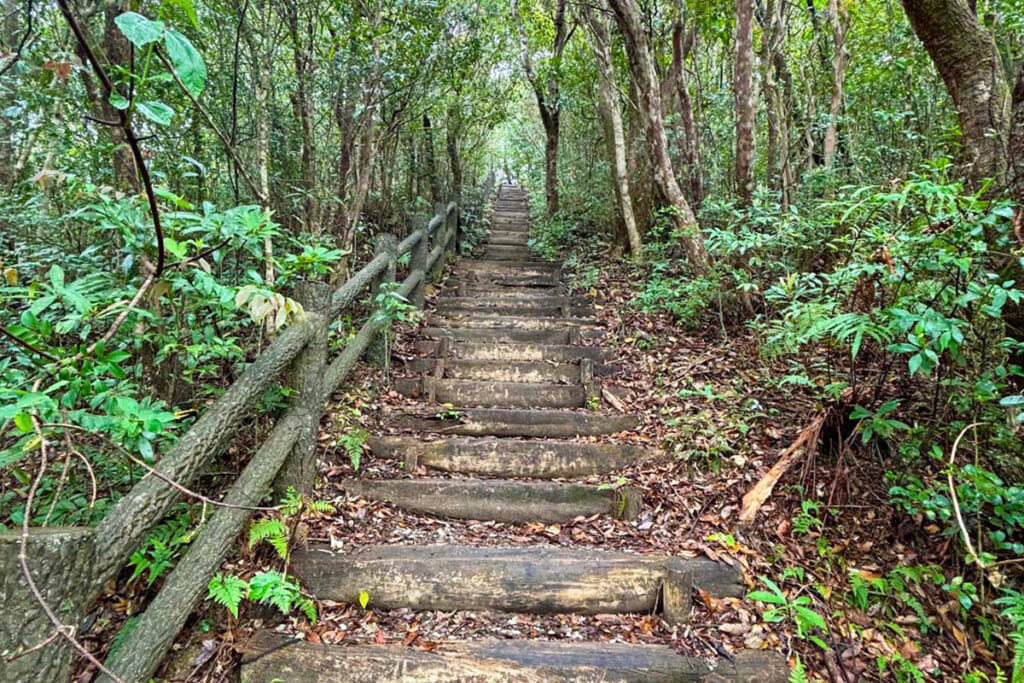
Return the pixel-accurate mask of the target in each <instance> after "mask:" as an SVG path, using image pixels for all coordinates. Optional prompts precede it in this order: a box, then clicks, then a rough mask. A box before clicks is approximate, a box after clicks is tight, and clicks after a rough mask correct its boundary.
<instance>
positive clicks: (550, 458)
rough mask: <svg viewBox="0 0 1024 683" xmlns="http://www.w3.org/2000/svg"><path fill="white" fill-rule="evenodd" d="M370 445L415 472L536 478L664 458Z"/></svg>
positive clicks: (521, 443) (484, 446)
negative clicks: (415, 467)
mask: <svg viewBox="0 0 1024 683" xmlns="http://www.w3.org/2000/svg"><path fill="white" fill-rule="evenodd" d="M509 412H511V411H509ZM367 443H368V444H369V446H370V451H371V452H372V453H373V455H374V456H376V457H379V458H393V459H401V460H403V462H404V463H405V464H406V465H407V466H410V467H411V466H413V465H422V466H423V467H429V468H432V469H439V470H445V471H449V472H462V473H472V474H490V475H494V476H506V477H531V478H537V479H554V478H562V477H565V478H568V477H575V476H586V475H590V474H601V473H604V472H611V471H614V470H618V469H622V468H624V467H628V466H630V465H633V464H636V463H638V462H644V461H652V460H656V459H658V458H661V457H664V455H663V453H662V452H661V451H659V450H657V449H653V448H643V447H640V446H634V445H631V444H613V443H588V442H580V443H573V442H565V441H544V440H515V441H513V440H508V439H472V438H470V439H460V438H454V439H444V440H442V441H423V440H422V439H420V438H419V437H416V436H375V437H370V439H369V440H368V442H367Z"/></svg>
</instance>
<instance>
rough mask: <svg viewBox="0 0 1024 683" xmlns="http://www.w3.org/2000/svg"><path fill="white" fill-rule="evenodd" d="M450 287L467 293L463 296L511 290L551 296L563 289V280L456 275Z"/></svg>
mask: <svg viewBox="0 0 1024 683" xmlns="http://www.w3.org/2000/svg"><path fill="white" fill-rule="evenodd" d="M448 286H451V287H452V290H453V291H458V292H460V294H461V293H462V292H463V291H465V294H463V296H469V293H470V292H472V293H474V294H482V295H487V296H492V295H493V293H494V292H500V291H509V290H510V289H515V290H518V291H517V292H516V294H517V295H519V294H520V293H522V292H526V293H528V291H529V290H532V291H534V292H537V293H542V294H544V295H545V296H550V295H551V293H552V290H557V289H560V288H562V287H563V284H562V280H561V278H557V277H552V276H549V275H505V274H501V273H490V274H488V273H473V274H466V275H459V274H457V273H456V274H455V277H454V278H453V279H452V281H451V283H450V285H449V283H445V287H446V288H447V287H448ZM543 290H546V291H543Z"/></svg>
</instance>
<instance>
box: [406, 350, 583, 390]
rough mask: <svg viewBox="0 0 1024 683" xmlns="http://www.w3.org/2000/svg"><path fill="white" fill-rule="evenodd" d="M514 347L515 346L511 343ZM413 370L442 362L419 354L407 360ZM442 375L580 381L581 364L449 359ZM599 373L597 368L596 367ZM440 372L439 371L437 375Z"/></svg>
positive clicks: (432, 367)
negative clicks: (420, 356)
mask: <svg viewBox="0 0 1024 683" xmlns="http://www.w3.org/2000/svg"><path fill="white" fill-rule="evenodd" d="M509 349H510V350H514V349H515V347H514V346H510V347H509ZM405 367H406V369H407V370H408V371H409V372H413V373H417V372H418V373H423V374H430V375H434V374H435V372H436V370H437V367H438V364H437V360H436V359H433V358H416V359H413V360H411V361H409V362H407V363H406V364H405ZM441 367H442V371H443V373H444V374H443V375H441V376H442V377H445V378H448V379H475V380H485V381H492V382H554V383H556V384H579V383H580V366H579V365H578V364H573V363H557V364H556V363H545V362H543V361H518V362H510V361H508V360H455V359H451V360H446V361H445V362H444V363H443V364H442V366H441ZM595 374H597V373H596V368H595ZM435 376H436V375H435Z"/></svg>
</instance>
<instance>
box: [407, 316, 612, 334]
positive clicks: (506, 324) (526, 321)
mask: <svg viewBox="0 0 1024 683" xmlns="http://www.w3.org/2000/svg"><path fill="white" fill-rule="evenodd" d="M427 325H428V326H430V327H445V328H452V329H455V328H470V329H478V330H490V329H495V328H497V329H506V328H513V329H517V330H567V329H571V328H574V327H575V328H586V327H597V325H598V322H597V320H595V319H594V318H563V317H562V316H552V317H550V318H527V317H523V316H513V315H479V314H477V315H445V316H440V315H431V316H427Z"/></svg>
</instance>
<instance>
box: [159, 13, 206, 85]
mask: <svg viewBox="0 0 1024 683" xmlns="http://www.w3.org/2000/svg"><path fill="white" fill-rule="evenodd" d="M164 45H165V46H167V57H168V59H170V60H171V64H172V65H173V66H174V70H175V71H176V72H177V74H178V78H180V79H181V82H182V83H184V84H185V87H186V88H188V91H189V92H190V93H192V97H199V94H200V93H201V92H203V88H204V87H205V86H206V64H205V62H203V57H202V55H200V54H199V50H197V49H196V48H195V46H194V45H192V43H191V42H190V41H189V39H188V38H186V37H185V36H183V35H182V34H180V33H178V32H177V31H175V30H173V29H168V30H167V31H165V32H164Z"/></svg>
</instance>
